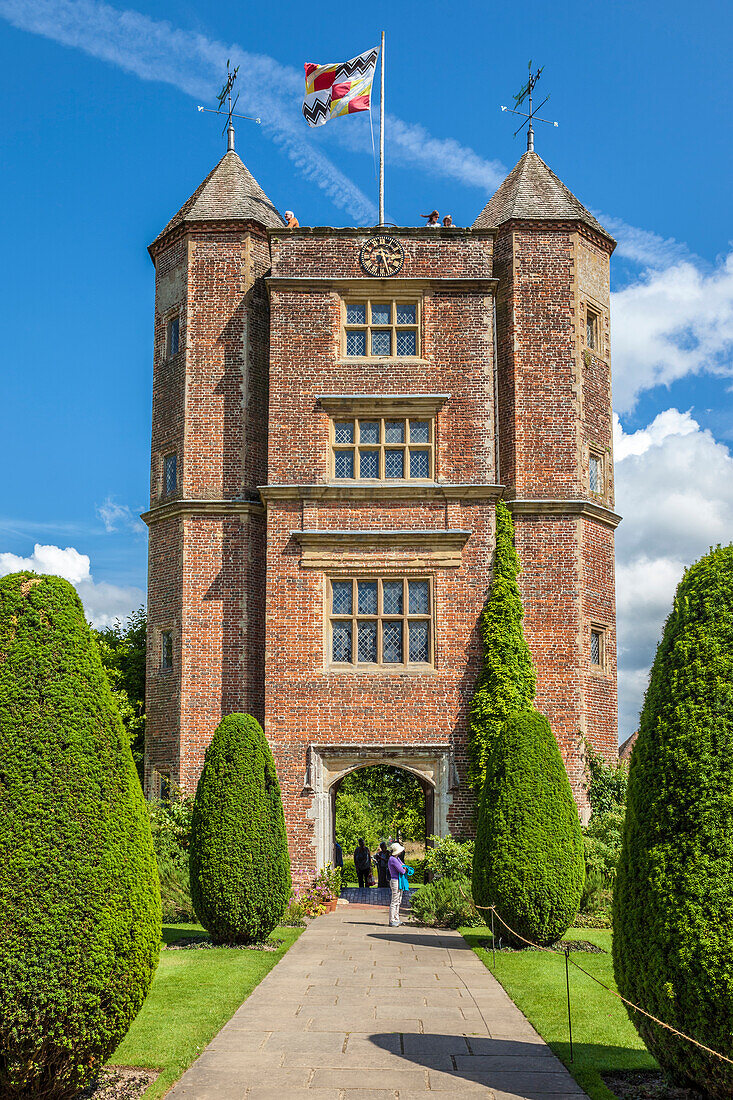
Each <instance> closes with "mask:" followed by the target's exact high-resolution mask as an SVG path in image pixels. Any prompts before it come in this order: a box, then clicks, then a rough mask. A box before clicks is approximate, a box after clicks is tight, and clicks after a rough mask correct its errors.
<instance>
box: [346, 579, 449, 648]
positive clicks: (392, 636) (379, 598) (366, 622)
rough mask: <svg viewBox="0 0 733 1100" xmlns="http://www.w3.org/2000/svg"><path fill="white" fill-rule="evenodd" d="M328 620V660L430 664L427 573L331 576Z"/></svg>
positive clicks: (429, 585) (430, 631)
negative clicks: (424, 576) (372, 576)
mask: <svg viewBox="0 0 733 1100" xmlns="http://www.w3.org/2000/svg"><path fill="white" fill-rule="evenodd" d="M329 624H330V640H329V652H330V663H331V664H332V665H339V666H348V667H358V666H360V665H361V666H370V665H373V666H386V667H394V666H398V667H401V668H408V667H409V666H411V665H422V666H424V665H430V664H432V633H433V608H432V594H431V583H430V581H429V580H428V579H427V578H423V577H421V578H418V579H409V580H408V579H405V578H385V579H381V578H362V577H360V578H352V579H349V580H332V581H330V592H329Z"/></svg>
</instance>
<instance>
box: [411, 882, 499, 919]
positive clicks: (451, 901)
mask: <svg viewBox="0 0 733 1100" xmlns="http://www.w3.org/2000/svg"><path fill="white" fill-rule="evenodd" d="M410 906H411V911H412V915H413V916H414V917H417V919H418V920H419V921H422V923H423V924H430V925H438V926H440V927H442V928H458V927H460V926H461V925H469V926H471V927H473V926H475V925H477V924H483V923H484V918H483V917H481V916H479V914H478V913H477V912H476V910H475V908H474V906H473V904H472V903H471V881H470V879H468V878H467V877H465V876H463V875H461V876H459V877H458V878H439V879H436V881H435V882H431V883H430V885H429V886H423V887H422V888H421V889H420V890H416V891H415V892H414V893H413V894H411V902H410Z"/></svg>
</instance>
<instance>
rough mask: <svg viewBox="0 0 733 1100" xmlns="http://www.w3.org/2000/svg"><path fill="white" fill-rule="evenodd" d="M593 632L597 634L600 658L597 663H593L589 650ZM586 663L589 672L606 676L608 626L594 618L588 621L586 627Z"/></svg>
mask: <svg viewBox="0 0 733 1100" xmlns="http://www.w3.org/2000/svg"><path fill="white" fill-rule="evenodd" d="M594 634H597V635H598V645H599V657H600V660H599V662H598V663H597V664H596V663H594V661H593V658H592V652H591V644H592V637H593V635H594ZM588 663H589V665H590V670H591V673H593V674H594V675H595V676H606V675H607V674H608V627H607V626H606V625H604V624H602V623H598V622H596V621H595V620H594V621H592V622H591V623H590V626H589V629H588Z"/></svg>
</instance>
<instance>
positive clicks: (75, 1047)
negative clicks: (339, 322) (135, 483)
mask: <svg viewBox="0 0 733 1100" xmlns="http://www.w3.org/2000/svg"><path fill="white" fill-rule="evenodd" d="M0 930H1V931H0V1096H2V1097H4V1098H7V1100H28V1098H40V1097H43V1098H44V1100H68V1098H70V1097H73V1096H75V1095H76V1094H77V1092H78V1091H79V1090H80V1089H83V1088H84V1087H85V1086H86V1085H87V1084H88V1083H89V1081H90V1080H91V1079H92V1078H94V1076H95V1075H96V1073H97V1072H98V1070H99V1068H100V1067H101V1065H102V1064H103V1063H104V1062H105V1060H106V1059H107V1058H108V1057H109V1055H110V1054H111V1053H112V1052H113V1051H114V1050H115V1048H116V1047H117V1046H118V1044H119V1042H120V1040H121V1039H122V1037H123V1036H124V1035H125V1033H126V1031H127V1029H128V1028H129V1026H130V1023H131V1022H132V1020H133V1019H134V1017H135V1015H136V1013H137V1011H138V1010H139V1008H140V1006H141V1005H142V1003H143V1001H144V999H145V996H146V994H147V991H148V989H149V987H150V982H151V980H152V977H153V974H154V973H155V968H156V965H157V961H158V952H159V950H160V931H161V928H160V892H159V887H158V871H157V867H156V863H155V855H154V853H153V845H152V841H151V837H150V827H149V824H148V817H147V813H146V810H145V803H144V800H143V796H142V791H141V790H140V783H139V782H138V778H137V775H136V773H135V766H134V764H133V761H132V756H131V754H130V746H129V741H128V738H127V735H126V733H125V731H124V729H123V727H122V722H121V720H120V715H119V712H118V710H117V706H116V704H115V701H114V699H113V697H112V695H111V692H110V688H109V684H108V681H107V677H106V676H105V673H104V669H103V668H102V664H101V661H100V658H99V651H98V649H97V645H96V643H95V642H94V640H93V638H92V636H91V634H90V631H89V627H88V626H87V624H86V622H85V619H84V612H83V610H82V606H81V603H80V601H79V597H78V596H77V594H76V592H75V591H74V589H73V588H72V587H71V585H70V584H69V583H68V582H67V581H65V580H62V579H61V578H60V577H42V576H36V575H34V574H32V573H15V574H12V575H11V576H8V577H5V578H3V579H2V580H0Z"/></svg>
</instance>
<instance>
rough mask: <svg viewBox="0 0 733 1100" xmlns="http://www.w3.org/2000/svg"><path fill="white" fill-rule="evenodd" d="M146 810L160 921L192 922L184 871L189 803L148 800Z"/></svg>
mask: <svg viewBox="0 0 733 1100" xmlns="http://www.w3.org/2000/svg"><path fill="white" fill-rule="evenodd" d="M147 806H148V816H149V818H150V829H151V832H152V834H153V847H154V848H155V856H156V859H157V861H158V873H159V875H160V900H161V903H162V907H163V920H164V921H165V922H166V923H169V924H176V923H178V922H180V921H192V920H195V919H196V914H195V913H194V909H193V902H192V901H191V880H190V875H189V869H188V846H189V841H190V837H191V815H192V813H193V800H192V799H190V798H185V797H184V798H180V799H174V800H172V801H170V802H168V801H164V800H161V801H158V800H152V801H150V802H148V804H147Z"/></svg>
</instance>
